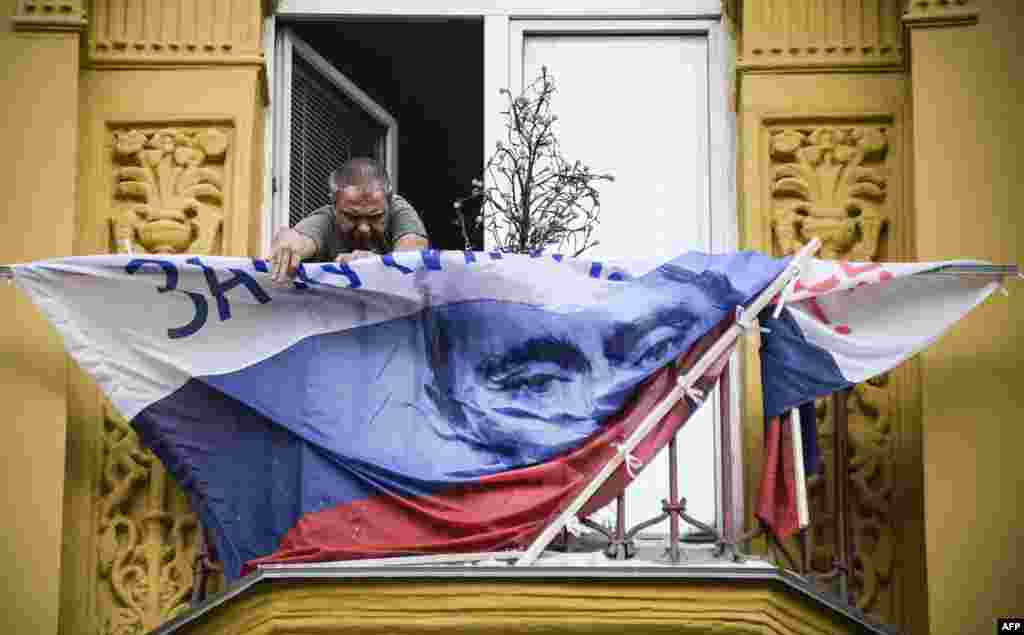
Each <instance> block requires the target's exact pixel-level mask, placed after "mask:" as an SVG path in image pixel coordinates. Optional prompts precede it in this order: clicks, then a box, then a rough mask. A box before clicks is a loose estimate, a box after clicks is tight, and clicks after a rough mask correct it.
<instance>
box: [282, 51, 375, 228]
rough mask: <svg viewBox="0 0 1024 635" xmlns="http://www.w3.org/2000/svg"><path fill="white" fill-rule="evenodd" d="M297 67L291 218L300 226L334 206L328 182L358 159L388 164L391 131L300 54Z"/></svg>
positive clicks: (295, 68)
mask: <svg viewBox="0 0 1024 635" xmlns="http://www.w3.org/2000/svg"><path fill="white" fill-rule="evenodd" d="M293 60H294V62H293V63H294V66H293V68H292V91H291V93H292V108H291V111H292V112H291V122H290V125H291V149H290V152H291V169H290V171H289V175H288V188H289V190H288V218H289V225H295V224H296V223H298V222H299V221H300V220H302V219H303V218H305V217H306V216H308V215H309V214H310V212H313V211H314V210H316V209H317V208H319V207H321V206H323V205H326V204H327V203H329V202H330V201H331V194H330V190H329V189H328V187H327V177H328V175H329V174H330V173H331V170H333V169H335V168H337V167H340V166H341V164H343V163H344V162H345V161H347V160H348V159H350V158H352V157H353V156H372V157H376V158H377V159H381V160H383V159H384V155H383V152H384V147H385V145H384V142H385V139H386V137H387V129H386V128H385V127H384V126H382V125H380V124H379V123H377V122H375V121H374V120H372V119H371V118H370V117H369V116H368V115H367V114H366V113H365V112H363V111H362V109H360V108H359V107H358V106H357V105H356V104H354V103H353V102H352V101H351V100H350V99H349V98H348V97H346V96H345V95H344V94H343V93H342V92H341V91H340V90H338V88H337V87H335V86H334V85H333V84H331V83H330V82H329V81H327V80H326V79H325V78H324V77H323V75H322V74H320V73H319V72H318V71H316V70H315V69H314V68H313V67H312V66H311V65H310V64H309V63H308V62H306V61H305V60H303V59H302V58H301V57H300V56H298V55H296V56H295V57H294V58H293Z"/></svg>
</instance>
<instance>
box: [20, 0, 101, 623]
mask: <svg viewBox="0 0 1024 635" xmlns="http://www.w3.org/2000/svg"><path fill="white" fill-rule="evenodd" d="M43 4H48V5H54V6H53V7H51V8H50V9H49V10H45V7H43V6H42V5H43ZM83 25H84V18H83V12H82V10H81V2H61V3H31V2H15V1H14V0H2V1H0V59H2V60H3V67H4V72H3V73H2V74H0V95H3V96H4V97H3V115H2V116H0V147H2V148H3V149H4V153H3V156H2V158H0V191H3V193H4V200H3V206H2V208H0V209H2V211H0V262H2V263H11V262H26V261H31V260H37V259H41V258H51V257H55V256H63V255H67V254H69V253H71V248H72V242H73V238H74V220H75V213H76V208H77V201H76V191H77V180H78V140H79V139H78V89H79V85H78V67H79V31H80V30H81V28H82V27H83ZM0 315H2V316H3V317H2V318H0V403H2V404H3V413H4V416H3V428H4V442H3V444H2V447H0V483H2V485H0V487H2V488H3V494H2V495H0V496H2V500H3V501H4V507H3V520H2V521H0V561H2V562H3V563H4V564H3V574H2V575H3V585H2V587H0V632H4V633H39V634H52V633H56V632H57V616H58V607H59V600H60V598H59V590H60V570H61V566H60V555H61V529H62V514H61V499H62V495H63V481H64V479H63V476H64V447H65V445H64V438H65V437H64V435H65V420H66V414H67V367H68V366H67V362H66V357H65V354H64V351H63V349H62V347H61V344H60V342H59V339H58V337H57V335H56V333H55V332H54V331H53V330H52V329H51V328H50V326H49V325H48V324H47V323H46V322H45V321H44V320H43V318H42V317H41V315H40V314H39V312H38V311H37V310H36V309H35V307H34V306H33V305H32V304H31V303H30V302H29V301H28V300H27V299H26V298H25V296H24V295H23V294H21V293H20V292H18V290H17V289H16V288H15V287H13V286H9V285H7V284H2V285H0Z"/></svg>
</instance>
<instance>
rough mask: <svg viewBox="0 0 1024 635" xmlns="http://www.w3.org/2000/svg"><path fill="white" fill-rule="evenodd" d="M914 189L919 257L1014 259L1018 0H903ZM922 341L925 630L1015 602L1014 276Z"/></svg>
mask: <svg viewBox="0 0 1024 635" xmlns="http://www.w3.org/2000/svg"><path fill="white" fill-rule="evenodd" d="M910 8H911V11H910V12H909V13H908V14H907V16H906V17H905V18H904V21H905V23H906V24H907V26H908V27H909V28H910V60H911V65H912V66H911V85H912V89H913V97H912V101H913V109H914V137H913V144H914V157H915V163H914V172H915V184H914V199H915V203H916V213H917V219H918V223H917V226H918V231H917V234H916V239H917V240H916V242H917V253H918V256H919V257H920V258H921V259H922V260H933V259H936V260H937V259H945V258H955V257H977V258H983V259H986V260H992V261H995V262H1000V263H1018V264H1024V215H1022V213H1021V202H1022V201H1024V180H1022V178H1021V166H1022V165H1024V126H1022V124H1021V111H1020V109H1021V106H1022V105H1024V70H1022V67H1021V63H1022V62H1024V41H1022V39H1021V36H1020V34H1021V33H1022V32H1024V8H1022V7H1021V4H1020V3H1019V2H1018V0H985V1H969V2H963V3H949V5H947V3H942V2H914V3H911V7H910ZM1009 287H1010V289H1011V291H1014V293H1013V295H1011V297H1009V298H1005V297H1002V296H999V295H996V296H994V297H993V298H992V299H990V300H989V301H988V302H986V303H985V305H983V306H981V307H979V308H978V309H977V310H976V311H975V312H974V313H973V314H971V316H970V317H969V318H968V319H967V320H965V321H964V322H963V323H961V324H960V325H958V326H956V327H955V328H954V329H953V330H952V332H951V333H949V334H948V335H946V336H945V337H944V338H943V339H942V340H941V341H940V342H938V343H937V344H936V345H935V346H933V347H931V348H930V349H928V351H927V352H925V353H924V354H923V355H922V359H923V370H924V380H923V386H922V398H923V409H924V425H923V428H924V459H925V492H926V509H925V524H926V543H927V563H928V590H929V612H930V615H931V622H932V630H931V632H932V633H935V634H936V635H938V634H939V633H991V632H995V620H996V618H997V617H1000V616H1020V615H1021V614H1022V613H1024V576H1022V575H1021V573H1020V566H1021V564H1022V563H1024V555H1022V554H1024V525H1022V524H1021V521H1020V519H1021V518H1024V499H1022V496H1021V494H1020V491H1021V486H1022V485H1024V461H1021V457H1020V448H1021V447H1022V446H1024V426H1022V425H1021V422H1022V412H1024V391H1022V390H1021V385H1022V381H1024V319H1022V317H1021V316H1022V315H1024V295H1022V294H1024V285H1021V284H1020V283H1016V284H1014V283H1010V284H1009Z"/></svg>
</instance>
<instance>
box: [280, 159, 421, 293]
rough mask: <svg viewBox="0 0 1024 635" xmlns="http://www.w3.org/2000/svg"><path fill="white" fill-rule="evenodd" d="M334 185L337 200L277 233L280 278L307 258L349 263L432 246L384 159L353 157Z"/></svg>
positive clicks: (336, 175)
mask: <svg viewBox="0 0 1024 635" xmlns="http://www.w3.org/2000/svg"><path fill="white" fill-rule="evenodd" d="M328 186H329V187H330V190H331V195H332V196H333V198H334V203H333V204H328V205H324V206H323V207H321V208H319V209H317V210H316V211H314V212H313V213H312V214H310V215H309V216H307V217H306V218H304V219H302V220H301V221H299V223H298V224H296V225H295V227H287V228H284V229H282V230H281V231H279V232H278V233H277V235H276V236H274V241H273V243H272V245H271V250H272V255H271V262H272V265H273V267H272V274H273V279H274V281H275V282H286V281H288V280H290V279H291V278H293V277H294V276H295V272H296V269H297V268H298V266H299V263H301V262H302V261H303V260H313V261H315V262H327V261H331V260H334V261H336V262H339V263H347V262H349V261H351V260H356V259H358V258H365V257H366V256H369V255H371V254H375V253H376V254H382V253H389V252H392V251H409V250H418V249H426V248H427V246H428V242H427V230H426V228H424V226H423V221H422V220H420V217H419V215H418V214H417V213H416V210H415V209H413V207H412V205H410V204H409V202H408V201H406V200H405V199H404V198H402V197H401V196H399V195H397V194H394V193H393V192H392V191H391V180H390V179H389V178H388V173H387V170H386V169H385V168H384V166H383V165H382V164H381V163H380V162H379V161H377V160H375V159H370V158H366V157H359V158H355V159H351V160H350V161H348V162H347V163H345V165H343V166H342V167H341V168H339V169H337V170H335V171H333V172H331V175H330V177H329V178H328Z"/></svg>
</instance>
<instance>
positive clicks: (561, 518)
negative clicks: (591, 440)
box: [515, 238, 821, 567]
mask: <svg viewBox="0 0 1024 635" xmlns="http://www.w3.org/2000/svg"><path fill="white" fill-rule="evenodd" d="M820 247H821V241H820V240H818V239H817V238H814V239H812V240H811V242H809V243H807V245H805V246H804V248H803V249H801V250H800V251H799V252H798V253H797V255H796V256H795V257H794V258H793V260H792V261H790V263H789V265H787V266H786V269H785V270H783V272H782V273H781V274H779V276H778V277H777V278H775V280H774V281H772V283H771V284H770V285H768V288H767V289H765V290H764V291H762V292H761V295H759V296H757V298H756V299H755V300H754V301H753V302H752V303H751V304H750V306H748V307H747V308H746V309H744V311H743V313H741V314H740V316H739V318H738V319H737V320H736V322H734V323H733V324H732V326H730V327H729V329H728V330H726V332H725V333H723V334H722V336H721V337H719V338H718V339H717V340H715V343H714V344H712V346H711V348H710V349H708V350H707V351H705V352H704V354H703V355H701V356H700V358H699V359H698V360H697V362H696V363H695V364H694V365H693V366H692V367H691V368H690V370H689V371H687V373H686V374H685V375H684V376H683V377H680V378H679V380H678V382H677V383H676V386H675V387H674V388H672V390H671V391H670V392H669V394H668V395H666V396H665V398H664V399H662V400H661V401H660V402H659V403H658V405H657V406H655V407H654V409H653V410H652V411H651V412H650V413H648V414H647V416H646V417H645V418H644V420H643V421H642V422H641V423H640V425H639V426H637V428H636V429H635V430H633V433H632V434H631V435H630V436H629V438H628V439H626V441H625V442H624V443H623V444H622V445H620V446H619V447H618V450H619V451H618V452H616V453H615V455H614V456H613V457H612V458H611V459H610V460H609V461H608V462H607V463H605V464H604V467H602V468H601V471H600V472H598V473H597V475H596V476H595V477H594V478H593V479H592V480H591V481H590V482H589V483H587V485H586V487H584V488H583V490H582V491H581V492H580V493H579V494H577V495H576V498H574V499H573V501H572V502H571V503H569V505H568V506H567V507H566V508H565V509H564V510H562V512H561V513H560V514H559V515H558V516H557V517H556V518H555V519H554V520H553V521H552V522H551V523H550V524H549V525H548V526H547V527H545V528H544V531H542V532H541V533H540V535H539V536H537V538H536V539H534V541H533V543H531V544H530V546H529V548H528V549H527V550H526V551H525V552H524V553H523V556H522V557H521V558H519V560H518V561H516V564H515V566H517V567H526V566H529V565H531V564H533V563H534V562H535V561H536V560H537V558H538V557H540V553H541V552H542V551H544V549H545V548H546V547H547V546H548V544H549V543H550V542H551V541H552V540H553V539H554V537H555V536H556V535H558V532H560V531H561V530H562V528H563V527H565V524H566V523H567V522H569V519H570V518H572V517H573V516H575V515H576V514H578V513H579V511H580V509H582V508H583V505H585V504H586V502H587V501H588V500H590V497H591V496H593V495H594V494H595V493H597V490H598V489H599V488H600V487H601V486H602V485H604V483H605V481H607V480H608V479H609V478H610V477H611V475H612V474H614V473H615V470H617V469H618V467H619V466H620V465H621V464H622V462H623V460H625V457H626V456H628V455H629V453H630V452H632V451H633V449H634V448H636V446H637V445H639V443H640V441H642V440H643V439H644V437H646V436H647V434H648V433H649V432H650V431H651V429H653V428H654V426H655V425H657V424H658V422H659V421H661V420H662V418H663V417H664V416H665V415H666V414H668V412H669V411H670V410H671V409H672V407H673V406H675V405H676V402H677V401H679V400H680V399H682V398H683V396H684V395H685V394H686V393H687V391H689V390H692V388H693V385H694V384H695V383H697V380H698V379H700V378H701V377H703V376H704V373H705V372H706V371H707V369H708V368H710V367H711V365H712V364H713V363H715V362H716V361H717V360H718V358H720V357H721V356H722V354H724V353H725V352H726V351H727V350H729V349H730V348H731V347H732V345H733V343H734V342H735V341H736V339H737V338H738V337H739V336H740V335H741V334H742V333H743V332H744V331H745V330H746V329H747V328H749V327H750V325H751V323H752V322H753V321H754V318H756V317H757V315H758V314H759V313H760V312H761V310H762V309H764V307H766V306H768V303H769V302H771V300H772V298H774V297H775V296H776V295H778V294H779V293H780V292H781V291H782V290H783V289H784V288H785V287H786V285H788V284H789V283H790V281H791V280H793V279H795V278H797V277H799V275H800V271H801V270H802V269H803V268H804V267H805V266H806V263H807V260H808V259H810V257H811V256H812V255H813V254H814V253H815V252H817V251H818V249H819V248H820Z"/></svg>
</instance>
